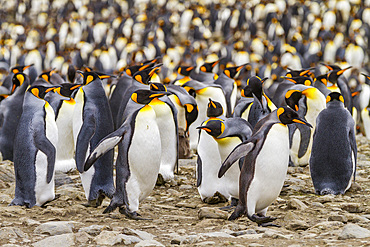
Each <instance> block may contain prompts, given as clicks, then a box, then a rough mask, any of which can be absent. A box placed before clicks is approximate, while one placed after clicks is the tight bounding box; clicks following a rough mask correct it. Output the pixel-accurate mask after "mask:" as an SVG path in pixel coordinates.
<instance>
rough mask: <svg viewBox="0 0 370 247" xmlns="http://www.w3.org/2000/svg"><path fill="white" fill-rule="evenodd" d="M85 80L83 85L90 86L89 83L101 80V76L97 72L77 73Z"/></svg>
mask: <svg viewBox="0 0 370 247" xmlns="http://www.w3.org/2000/svg"><path fill="white" fill-rule="evenodd" d="M77 72H78V73H79V74H80V75H81V76H82V78H83V85H88V84H89V83H91V82H92V81H95V80H97V79H100V78H99V75H98V74H97V73H95V72H92V71H91V72H88V71H86V72H82V71H77Z"/></svg>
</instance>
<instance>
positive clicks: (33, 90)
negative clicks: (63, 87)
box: [27, 86, 55, 100]
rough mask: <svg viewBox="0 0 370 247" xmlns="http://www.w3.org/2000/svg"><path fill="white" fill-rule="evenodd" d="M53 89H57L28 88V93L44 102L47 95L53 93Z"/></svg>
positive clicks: (43, 87)
mask: <svg viewBox="0 0 370 247" xmlns="http://www.w3.org/2000/svg"><path fill="white" fill-rule="evenodd" d="M53 89H55V87H45V86H32V87H30V88H28V90H27V91H28V92H30V93H31V94H33V95H34V96H35V97H37V98H39V99H42V100H43V99H44V97H45V95H46V94H47V93H48V92H50V91H53Z"/></svg>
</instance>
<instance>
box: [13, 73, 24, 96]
mask: <svg viewBox="0 0 370 247" xmlns="http://www.w3.org/2000/svg"><path fill="white" fill-rule="evenodd" d="M26 79H27V76H26V75H25V74H23V73H16V74H15V75H14V76H13V78H12V83H13V87H12V90H11V93H14V91H15V89H16V88H17V87H20V86H22V84H23V83H24V82H25V80H26Z"/></svg>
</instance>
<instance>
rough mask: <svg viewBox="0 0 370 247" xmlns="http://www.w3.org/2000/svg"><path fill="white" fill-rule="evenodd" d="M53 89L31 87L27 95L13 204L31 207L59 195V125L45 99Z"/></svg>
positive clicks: (16, 154)
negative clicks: (56, 174) (56, 190)
mask: <svg viewBox="0 0 370 247" xmlns="http://www.w3.org/2000/svg"><path fill="white" fill-rule="evenodd" d="M51 90H53V88H47V87H43V86H34V87H30V88H29V89H28V90H27V93H26V94H25V97H24V102H23V113H22V116H21V118H20V119H19V124H18V128H17V133H16V136H15V141H14V170H15V178H16V185H15V198H14V200H13V201H12V202H11V203H10V205H20V206H23V205H25V206H26V207H28V208H31V207H33V206H35V205H37V206H42V205H44V204H45V203H46V202H48V201H51V200H53V199H54V198H55V194H54V164H55V155H56V152H55V146H56V145H57V142H58V128H57V125H56V123H55V115H54V111H53V109H52V108H51V106H50V105H49V103H47V102H46V101H45V100H43V98H44V96H45V94H46V93H47V92H49V91H51Z"/></svg>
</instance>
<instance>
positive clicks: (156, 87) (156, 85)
mask: <svg viewBox="0 0 370 247" xmlns="http://www.w3.org/2000/svg"><path fill="white" fill-rule="evenodd" d="M150 90H153V91H161V92H167V88H166V86H165V85H163V84H161V83H158V82H153V83H151V84H150Z"/></svg>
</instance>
